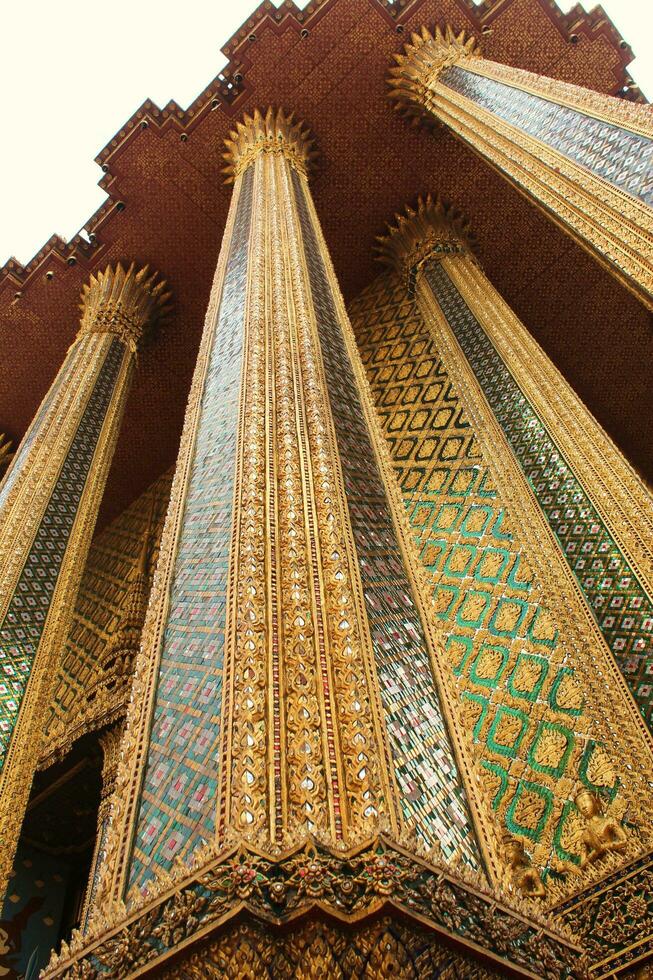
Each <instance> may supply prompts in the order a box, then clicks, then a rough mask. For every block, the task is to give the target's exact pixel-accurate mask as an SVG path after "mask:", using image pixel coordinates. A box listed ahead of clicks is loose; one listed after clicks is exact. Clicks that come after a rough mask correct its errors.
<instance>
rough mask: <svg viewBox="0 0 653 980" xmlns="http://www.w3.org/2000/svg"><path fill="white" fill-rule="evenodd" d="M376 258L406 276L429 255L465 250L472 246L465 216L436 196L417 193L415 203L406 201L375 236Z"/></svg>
mask: <svg viewBox="0 0 653 980" xmlns="http://www.w3.org/2000/svg"><path fill="white" fill-rule="evenodd" d="M377 242H378V243H379V244H378V245H377V246H376V248H375V252H376V258H377V260H378V261H379V262H383V263H384V265H389V266H391V267H392V268H393V269H395V270H396V271H397V272H399V273H400V275H404V276H409V275H410V274H411V273H412V272H413V270H415V269H416V268H418V267H419V266H421V265H422V264H423V263H424V262H426V261H428V260H429V259H439V258H444V256H445V255H451V254H452V253H469V252H470V251H473V250H474V248H475V242H474V237H473V235H472V233H471V231H470V228H469V222H468V221H467V219H466V218H465V217H464V216H463V215H462V214H461V213H460V212H459V211H456V209H455V208H453V207H451V206H450V205H447V204H445V203H444V202H443V201H442V200H441V199H440V198H439V197H434V196H433V195H432V194H427V196H426V198H423V197H419V198H418V199H417V204H416V206H415V207H410V206H409V205H406V207H405V208H404V212H403V213H402V214H396V215H395V219H394V222H393V223H392V224H388V231H387V233H386V234H385V235H379V236H378V237H377Z"/></svg>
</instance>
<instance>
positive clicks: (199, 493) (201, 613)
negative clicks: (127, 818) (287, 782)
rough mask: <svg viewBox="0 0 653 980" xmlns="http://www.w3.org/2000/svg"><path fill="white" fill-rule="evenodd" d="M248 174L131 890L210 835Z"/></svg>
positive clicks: (208, 393) (174, 596) (183, 546)
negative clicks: (155, 869)
mask: <svg viewBox="0 0 653 980" xmlns="http://www.w3.org/2000/svg"><path fill="white" fill-rule="evenodd" d="M252 185H253V179H252V169H251V168H250V169H249V170H248V171H247V172H246V173H245V175H244V176H243V182H242V188H241V193H240V197H239V200H238V205H237V209H236V218H235V223H234V230H233V237H232V240H231V244H230V253H229V258H228V260H227V266H226V271H225V282H224V289H223V294H222V299H221V302H220V309H219V312H218V322H217V327H216V332H215V339H214V345H213V349H212V351H211V354H210V362H209V368H208V373H207V377H206V381H205V386H204V392H203V395H202V407H201V418H200V422H199V427H198V433H197V439H196V443H195V450H194V459H193V463H192V470H191V474H190V480H189V486H188V490H187V496H186V503H185V509H184V517H183V528H182V531H181V539H180V542H179V548H178V551H177V555H176V558H175V565H174V572H173V580H172V586H171V591H170V605H169V612H168V619H167V624H166V629H165V633H164V637H163V648H162V651H161V663H160V668H159V677H158V681H157V692H156V703H155V709H154V721H153V726H152V734H151V738H150V746H149V756H148V760H147V767H146V771H145V779H144V783H143V789H142V793H141V809H140V813H139V816H138V821H137V830H136V840H135V845H134V853H133V857H132V867H131V880H130V884H131V885H135V886H137V887H139V888H142V887H143V886H144V885H145V884H146V883H147V881H148V880H149V879H150V878H151V877H152V875H153V873H154V870H153V869H154V867H155V866H156V867H157V868H159V869H160V868H165V869H168V868H170V866H171V864H172V862H173V861H174V859H175V858H176V857H178V856H181V857H183V856H185V855H187V854H188V853H189V852H191V851H192V849H193V848H194V847H195V846H196V845H198V844H201V843H202V841H203V840H208V839H209V838H210V837H211V836H212V834H213V831H214V827H215V808H216V790H217V783H218V777H219V772H218V757H217V751H218V742H219V737H220V710H221V705H222V670H223V659H224V629H225V616H226V590H227V580H228V570H229V553H230V541H231V529H232V495H233V481H234V472H235V463H236V449H237V433H238V409H239V401H240V380H241V370H242V353H243V340H244V314H245V294H246V279H247V246H248V237H249V235H248V233H249V223H250V215H251V208H252Z"/></svg>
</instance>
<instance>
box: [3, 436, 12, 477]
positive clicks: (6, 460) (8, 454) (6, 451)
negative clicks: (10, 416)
mask: <svg viewBox="0 0 653 980" xmlns="http://www.w3.org/2000/svg"><path fill="white" fill-rule="evenodd" d="M12 445H13V443H12V441H11V439H7V437H6V435H5V434H4V432H0V477H1V476H2V475H3V474H4V472H5V470H6V469H7V467H8V466H9V464H10V463H11V461H12V459H13V458H14V454H13V453H12V451H11V447H12Z"/></svg>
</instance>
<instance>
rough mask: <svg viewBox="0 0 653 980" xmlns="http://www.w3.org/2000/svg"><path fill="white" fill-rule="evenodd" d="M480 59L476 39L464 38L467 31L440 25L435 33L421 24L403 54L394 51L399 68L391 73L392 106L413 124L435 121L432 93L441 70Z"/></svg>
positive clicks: (393, 69)
mask: <svg viewBox="0 0 653 980" xmlns="http://www.w3.org/2000/svg"><path fill="white" fill-rule="evenodd" d="M477 58H480V51H479V49H478V47H477V42H476V38H474V37H469V38H466V37H465V31H460V33H459V34H456V33H455V32H454V30H453V28H452V27H451V26H450V25H449V24H447V25H446V27H445V28H444V30H442V28H441V27H440V26H439V25H438V26H437V27H436V28H435V30H434V32H433V33H431V31H429V30H428V28H427V27H422V28H421V29H420V33H419V34H418V33H416V32H415V31H413V33H412V34H411V36H410V41H409V42H408V43H407V44H406V45H405V46H404V53H403V54H395V55H394V59H395V61H396V62H397V65H396V67H392V68H390V70H389V72H388V78H387V82H388V87H389V89H390V92H389V96H390V99H391V101H392V104H393V108H394V109H395V110H396V111H397V112H399V113H400V115H402V116H404V117H405V118H406V119H407V120H408V121H409V122H410V124H411V125H412V126H419V125H421V124H424V123H426V124H427V125H428V124H432V123H433V119H432V116H431V114H430V111H429V105H428V102H429V94H430V90H431V87H432V86H433V84H434V83H435V82H436V81H437V79H438V77H439V75H440V74H441V72H442V71H443V70H444V69H445V68H448V67H450V66H451V65H456V64H458V63H459V62H461V61H464V62H465V63H467V62H468V61H474V60H476V59H477Z"/></svg>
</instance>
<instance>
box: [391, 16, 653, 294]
mask: <svg viewBox="0 0 653 980" xmlns="http://www.w3.org/2000/svg"><path fill="white" fill-rule="evenodd" d="M397 61H398V62H399V66H398V67H397V68H395V69H393V70H392V71H391V77H390V86H391V89H392V95H393V98H394V99H395V100H396V102H397V108H398V109H400V110H401V111H405V112H406V113H407V114H408V115H409V116H411V118H413V119H417V118H424V119H426V120H428V121H430V122H431V123H432V122H433V121H435V120H437V121H440V122H442V123H444V124H445V125H447V126H448V127H449V128H450V129H451V130H452V132H454V133H455V134H456V135H457V136H459V137H460V138H461V139H462V140H464V141H465V142H466V143H467V144H468V145H469V146H470V147H471V148H472V149H473V150H474V151H475V152H476V153H478V154H479V155H480V156H481V157H483V158H484V159H485V160H486V161H487V162H488V163H490V164H491V165H492V166H493V167H495V168H496V169H498V170H499V171H500V172H501V173H502V174H503V175H504V176H506V177H507V178H508V179H509V180H511V181H512V182H513V183H514V184H515V186H516V187H517V188H518V189H519V190H520V191H521V192H522V193H524V194H525V195H526V196H527V197H529V198H530V199H531V200H532V201H533V202H534V203H535V204H536V205H537V206H538V207H540V208H542V209H543V210H544V211H545V212H546V213H547V214H549V216H550V217H551V218H552V219H553V220H554V221H555V222H556V224H558V225H560V226H561V227H562V228H563V230H565V231H567V232H568V233H569V234H571V236H572V237H573V238H574V239H575V240H576V241H577V242H578V243H579V244H580V245H581V246H582V247H583V248H585V249H587V250H588V251H590V252H591V253H592V254H593V255H594V256H595V257H596V258H597V259H598V260H599V261H600V262H601V263H602V264H603V265H604V266H605V267H606V268H607V269H608V270H609V271H610V272H612V274H613V275H615V276H616V277H617V278H618V279H619V280H620V281H621V282H622V284H623V285H625V286H626V287H627V288H628V289H630V290H631V291H632V292H633V293H635V295H636V296H638V298H639V299H640V300H641V301H642V302H643V303H644V304H645V305H646V306H648V307H649V308H653V210H652V208H651V204H652V203H653V182H652V178H651V173H653V126H652V125H651V120H650V114H649V113H648V111H647V109H645V108H644V107H643V106H638V105H634V104H633V103H626V102H623V101H621V100H619V99H614V98H610V97H608V96H603V95H599V94H598V93H594V92H590V91H588V90H586V89H583V88H580V87H579V86H576V85H570V84H568V83H564V82H558V81H555V80H554V79H550V78H544V77H542V76H539V75H535V74H533V73H531V72H527V71H523V70H521V69H516V68H512V67H510V66H508V65H501V64H498V63H496V62H492V61H488V60H487V59H485V58H482V57H480V56H479V55H478V53H477V52H476V50H475V47H474V40H473V39H471V40H469V41H465V40H464V39H463V37H462V35H461V36H460V37H458V38H456V37H455V36H454V35H453V33H452V32H451V31H450V30H449V29H447V33H446V35H443V34H442V33H441V32H440V31H439V30H438V31H437V32H436V35H435V36H432V35H431V34H430V33H429V32H428V31H426V29H424V30H423V31H422V34H421V36H419V35H413V38H412V43H411V44H409V45H408V46H407V48H406V54H405V55H401V56H398V57H397Z"/></svg>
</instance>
